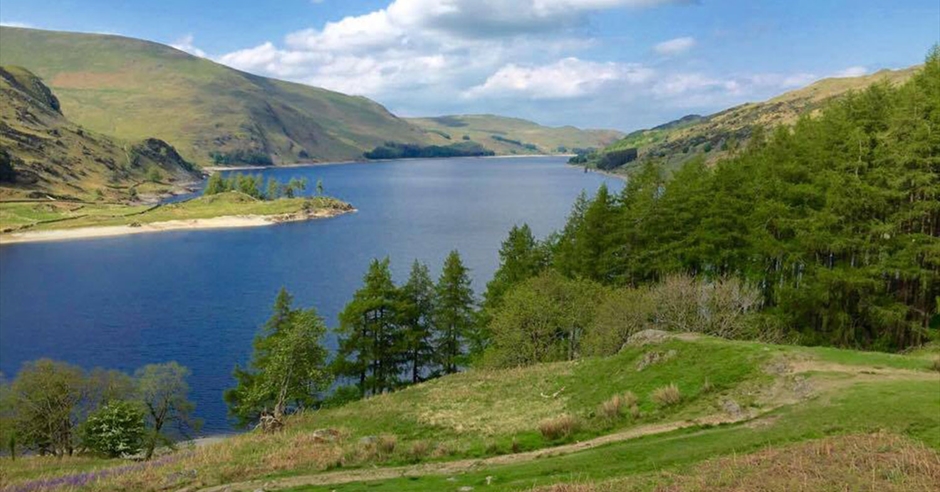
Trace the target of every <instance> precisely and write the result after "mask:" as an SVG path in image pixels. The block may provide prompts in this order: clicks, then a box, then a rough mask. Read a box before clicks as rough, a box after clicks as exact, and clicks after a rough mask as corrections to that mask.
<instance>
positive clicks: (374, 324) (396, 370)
mask: <svg viewBox="0 0 940 492" xmlns="http://www.w3.org/2000/svg"><path fill="white" fill-rule="evenodd" d="M398 318H399V315H398V293H397V291H396V288H395V284H394V283H393V282H392V274H391V271H390V270H389V260H388V258H386V259H384V260H377V259H376V260H372V263H371V264H370V265H369V271H368V272H367V273H366V275H365V277H364V279H363V286H362V288H360V289H359V290H358V291H356V293H355V295H354V296H353V299H352V301H350V302H349V304H347V305H346V307H345V308H344V309H343V312H342V313H340V315H339V319H340V326H339V329H338V330H337V333H338V334H339V336H340V339H339V351H338V353H337V359H336V362H335V364H336V365H335V368H336V369H335V370H336V372H337V374H339V375H343V376H347V377H353V378H356V379H357V381H358V382H357V384H358V385H359V389H360V391H361V392H362V393H363V394H367V393H371V394H378V393H382V392H384V391H388V390H392V389H394V388H395V387H396V386H397V385H398V381H399V375H400V374H401V372H402V371H401V369H402V365H403V360H402V357H401V347H402V343H403V341H402V332H401V329H400V328H399V326H398V321H399V319H398Z"/></svg>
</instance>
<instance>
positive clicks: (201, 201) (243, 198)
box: [0, 192, 351, 233]
mask: <svg viewBox="0 0 940 492" xmlns="http://www.w3.org/2000/svg"><path fill="white" fill-rule="evenodd" d="M350 208H351V207H350V206H349V205H348V204H346V203H344V202H342V201H340V200H337V199H335V198H329V197H312V198H281V199H278V200H270V201H266V200H258V199H255V198H252V197H249V196H247V195H244V194H242V193H238V192H229V193H223V194H218V195H213V196H205V197H199V198H196V199H193V200H189V201H186V202H181V203H175V204H168V205H161V206H152V205H120V204H98V203H81V202H18V203H0V231H3V232H4V233H19V232H26V231H50V230H59V229H76V228H86V227H110V226H131V225H144V224H152V223H157V222H167V221H185V220H197V219H211V218H216V217H228V216H289V215H294V214H300V213H316V212H317V211H321V212H323V211H331V210H335V211H344V210H348V209H350Z"/></svg>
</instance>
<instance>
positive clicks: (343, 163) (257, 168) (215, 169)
mask: <svg viewBox="0 0 940 492" xmlns="http://www.w3.org/2000/svg"><path fill="white" fill-rule="evenodd" d="M572 156H574V154H512V155H480V156H459V157H414V158H398V159H361V160H351V161H336V162H297V163H293V164H281V165H272V166H204V167H202V170H203V171H205V172H206V173H208V174H212V173H216V172H225V171H263V170H265V169H289V168H293V167H321V166H347V165H351V164H371V163H374V162H394V161H414V160H421V159H427V160H436V159H525V158H535V157H572Z"/></svg>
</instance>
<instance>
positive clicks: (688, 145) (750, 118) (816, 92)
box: [595, 67, 919, 168]
mask: <svg viewBox="0 0 940 492" xmlns="http://www.w3.org/2000/svg"><path fill="white" fill-rule="evenodd" d="M918 69H919V67H911V68H906V69H903V70H881V71H879V72H877V73H874V74H872V75H866V76H862V77H845V78H830V79H824V80H820V81H818V82H815V83H813V84H811V85H809V86H807V87H804V88H802V89H797V90H794V91H790V92H787V93H785V94H782V95H780V96H777V97H775V98H773V99H770V100H768V101H764V102H760V103H747V104H742V105H740V106H735V107H733V108H730V109H727V110H724V111H721V112H719V113H715V114H713V115H710V116H705V117H702V116H698V115H688V116H685V117H683V118H681V119H678V120H675V121H672V122H669V123H666V124H663V125H660V126H657V127H655V128H650V129H647V130H638V131H635V132H632V133H630V134H629V135H627V136H626V137H624V138H622V139H621V140H618V141H617V142H615V143H613V144H612V145H610V146H609V147H607V148H605V149H604V150H603V151H602V152H600V153H599V156H598V158H597V159H596V160H595V162H601V161H602V159H603V156H604V155H605V154H611V153H614V152H618V151H623V150H626V149H631V148H636V149H638V151H639V157H638V159H637V161H636V162H643V161H644V160H648V159H663V160H664V161H665V163H666V165H667V167H672V168H675V167H678V166H680V165H681V164H682V163H684V162H686V161H687V160H689V159H690V158H692V157H694V156H696V155H702V154H704V155H705V156H706V158H707V159H708V160H709V161H712V160H715V159H717V158H719V157H721V156H722V155H724V154H725V153H727V152H728V151H730V150H733V149H734V147H735V146H736V145H739V144H741V143H743V142H744V141H746V140H747V139H748V138H750V136H751V132H752V131H753V130H754V128H755V127H758V126H760V127H762V128H764V129H769V128H773V127H775V126H778V125H786V124H792V123H794V122H796V120H797V119H798V118H799V117H800V116H802V115H804V114H810V115H812V114H813V113H814V112H815V111H817V110H818V109H819V108H821V107H822V106H823V105H824V104H825V103H826V102H827V101H830V100H832V99H834V98H837V97H839V96H841V95H844V94H846V93H848V92H850V91H857V90H861V89H864V88H866V87H868V86H870V85H872V84H875V83H888V84H891V85H899V84H901V83H902V82H904V81H906V80H907V79H909V78H910V77H911V76H912V75H913V74H914V73H915V72H916V71H917V70H918Z"/></svg>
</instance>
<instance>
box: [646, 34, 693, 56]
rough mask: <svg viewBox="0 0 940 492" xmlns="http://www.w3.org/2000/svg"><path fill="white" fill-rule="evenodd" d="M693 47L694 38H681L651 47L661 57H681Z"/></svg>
mask: <svg viewBox="0 0 940 492" xmlns="http://www.w3.org/2000/svg"><path fill="white" fill-rule="evenodd" d="M694 46H695V38H692V37H688V36H686V37H682V38H675V39H670V40H669V41H663V42H662V43H659V44H657V45H656V46H654V47H653V51H655V52H656V53H659V54H660V55H663V56H676V55H681V54H682V53H685V52H687V51H689V50H690V49H692V48H693V47H694Z"/></svg>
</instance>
